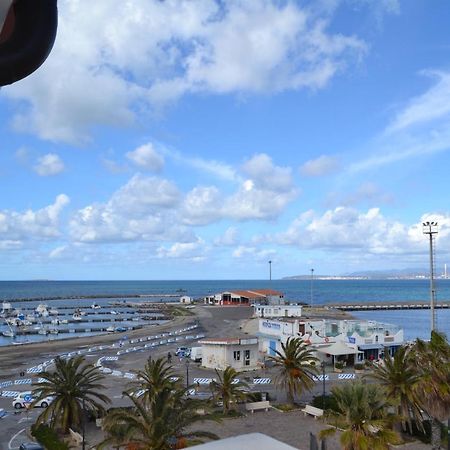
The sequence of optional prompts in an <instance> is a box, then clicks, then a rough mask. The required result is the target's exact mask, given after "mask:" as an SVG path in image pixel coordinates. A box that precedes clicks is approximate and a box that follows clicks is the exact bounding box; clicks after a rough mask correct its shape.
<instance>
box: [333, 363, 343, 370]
mask: <svg viewBox="0 0 450 450" xmlns="http://www.w3.org/2000/svg"><path fill="white" fill-rule="evenodd" d="M334 367H335V368H336V369H343V368H344V363H343V362H340V361H338V362H337V363H335V365H334Z"/></svg>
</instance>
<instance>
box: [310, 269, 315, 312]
mask: <svg viewBox="0 0 450 450" xmlns="http://www.w3.org/2000/svg"><path fill="white" fill-rule="evenodd" d="M313 283H314V269H311V304H310V306H311V308H312V306H313V299H314V290H313Z"/></svg>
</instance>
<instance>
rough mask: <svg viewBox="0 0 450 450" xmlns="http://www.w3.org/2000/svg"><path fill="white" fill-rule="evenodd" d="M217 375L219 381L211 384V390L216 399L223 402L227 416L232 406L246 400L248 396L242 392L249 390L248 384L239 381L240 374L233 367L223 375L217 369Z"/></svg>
mask: <svg viewBox="0 0 450 450" xmlns="http://www.w3.org/2000/svg"><path fill="white" fill-rule="evenodd" d="M216 375H217V378H218V379H219V381H216V380H214V381H213V382H212V383H211V384H210V388H211V390H212V391H213V393H214V396H215V397H216V398H220V399H221V400H222V402H223V413H224V414H227V413H228V412H229V411H230V405H231V404H234V405H236V403H237V402H238V401H239V400H244V399H245V398H246V397H247V394H246V393H245V392H244V391H243V390H242V389H244V388H248V384H247V383H245V382H243V381H239V379H238V378H237V375H238V373H237V372H236V370H235V369H234V368H233V367H230V366H228V367H227V368H226V369H225V370H224V372H223V375H221V374H220V372H219V371H218V370H217V369H216Z"/></svg>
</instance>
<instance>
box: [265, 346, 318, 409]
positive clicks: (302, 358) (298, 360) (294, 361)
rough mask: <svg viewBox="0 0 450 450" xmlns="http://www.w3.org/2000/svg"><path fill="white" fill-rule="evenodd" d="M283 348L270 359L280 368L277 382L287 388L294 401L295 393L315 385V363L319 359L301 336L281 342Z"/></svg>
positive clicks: (288, 394)
mask: <svg viewBox="0 0 450 450" xmlns="http://www.w3.org/2000/svg"><path fill="white" fill-rule="evenodd" d="M281 350H282V351H281V352H279V351H278V350H276V351H275V352H276V356H269V360H271V361H273V362H274V365H275V367H278V368H279V373H278V375H277V376H276V379H275V382H276V383H277V384H278V385H279V386H280V387H282V388H283V389H285V390H286V393H287V397H288V401H289V403H294V398H295V395H301V394H302V392H303V391H304V390H309V391H310V390H311V389H312V388H313V387H314V384H315V382H314V375H315V374H317V372H318V369H317V367H316V365H315V364H317V363H318V361H319V360H318V359H317V358H316V357H315V356H314V355H313V353H312V351H311V350H310V349H309V348H308V346H307V344H305V343H304V342H303V341H302V340H301V339H300V338H288V340H287V341H286V344H283V343H281Z"/></svg>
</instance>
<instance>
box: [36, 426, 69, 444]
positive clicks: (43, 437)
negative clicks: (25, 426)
mask: <svg viewBox="0 0 450 450" xmlns="http://www.w3.org/2000/svg"><path fill="white" fill-rule="evenodd" d="M31 435H32V436H33V437H34V438H35V439H36V440H37V441H38V442H39V444H41V445H43V446H44V447H45V448H46V449H47V450H69V446H68V445H67V444H66V443H65V442H62V441H61V440H60V439H59V437H58V435H57V434H56V431H55V430H53V429H52V428H50V427H49V426H47V425H42V424H41V425H39V426H36V425H33V426H32V427H31Z"/></svg>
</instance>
